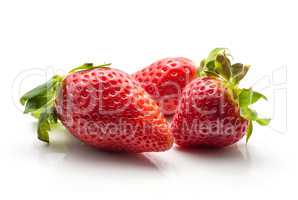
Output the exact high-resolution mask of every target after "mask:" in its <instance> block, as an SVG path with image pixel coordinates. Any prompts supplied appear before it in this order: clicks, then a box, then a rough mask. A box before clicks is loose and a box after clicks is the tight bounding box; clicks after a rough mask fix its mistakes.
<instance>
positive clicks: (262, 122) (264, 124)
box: [256, 118, 271, 126]
mask: <svg viewBox="0 0 298 200" xmlns="http://www.w3.org/2000/svg"><path fill="white" fill-rule="evenodd" d="M270 121H271V119H269V118H263V119H262V118H258V119H256V122H257V123H258V124H260V125H261V126H267V125H268V124H269V123H270Z"/></svg>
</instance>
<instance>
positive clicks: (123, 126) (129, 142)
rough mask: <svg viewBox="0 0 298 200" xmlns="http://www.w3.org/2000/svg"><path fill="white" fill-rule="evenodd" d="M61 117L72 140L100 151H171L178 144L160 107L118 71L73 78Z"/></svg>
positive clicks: (59, 108) (62, 97) (65, 87)
mask: <svg viewBox="0 0 298 200" xmlns="http://www.w3.org/2000/svg"><path fill="white" fill-rule="evenodd" d="M56 112H57V114H58V118H59V119H60V121H61V122H62V124H63V125H64V126H65V127H66V128H67V129H68V130H69V132H70V133H71V134H73V135H74V136H75V137H77V138H78V139H79V140H81V141H83V142H84V143H86V144H89V145H91V146H94V147H97V148H100V149H104V150H111V151H126V152H150V151H165V150H168V149H169V148H171V146H172V144H173V137H172V135H171V133H170V131H169V128H168V126H167V122H166V120H165V118H164V117H163V115H162V114H161V113H160V111H159V108H158V106H157V104H156V103H155V101H154V100H152V99H151V97H150V96H149V95H148V94H147V93H146V92H145V91H144V90H143V88H141V87H140V86H138V84H136V83H135V82H134V81H133V80H131V79H130V77H129V75H127V74H126V73H123V72H121V71H118V70H115V69H109V68H99V69H93V70H85V71H79V72H76V73H73V74H70V75H68V76H67V77H66V78H65V79H64V80H63V82H62V87H61V90H60V94H59V96H58V98H57V100H56Z"/></svg>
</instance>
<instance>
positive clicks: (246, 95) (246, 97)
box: [239, 89, 267, 107]
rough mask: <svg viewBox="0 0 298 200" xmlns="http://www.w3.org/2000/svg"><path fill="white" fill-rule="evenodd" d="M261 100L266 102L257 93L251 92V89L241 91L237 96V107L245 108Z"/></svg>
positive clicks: (262, 96)
mask: <svg viewBox="0 0 298 200" xmlns="http://www.w3.org/2000/svg"><path fill="white" fill-rule="evenodd" d="M261 98H262V99H265V100H267V98H266V97H265V96H264V95H263V94H261V93H259V92H255V91H252V90H251V89H241V90H240V94H239V105H240V107H247V106H249V105H251V104H254V103H255V102H257V101H258V100H259V99H261Z"/></svg>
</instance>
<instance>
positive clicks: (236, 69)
mask: <svg viewBox="0 0 298 200" xmlns="http://www.w3.org/2000/svg"><path fill="white" fill-rule="evenodd" d="M249 68H250V65H243V64H242V63H235V64H233V65H232V66H231V71H232V82H233V83H234V84H238V83H239V82H240V81H241V80H242V79H243V78H244V77H245V75H246V74H247V72H248V70H249Z"/></svg>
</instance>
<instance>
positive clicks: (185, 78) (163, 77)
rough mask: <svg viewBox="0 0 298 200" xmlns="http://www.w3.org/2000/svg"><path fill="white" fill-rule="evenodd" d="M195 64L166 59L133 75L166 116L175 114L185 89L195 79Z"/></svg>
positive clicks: (187, 61) (183, 60)
mask: <svg viewBox="0 0 298 200" xmlns="http://www.w3.org/2000/svg"><path fill="white" fill-rule="evenodd" d="M195 72H196V67H195V64H194V63H193V62H192V61H191V60H189V59H187V58H183V57H176V58H165V59H162V60H159V61H157V62H154V63H153V64H151V65H150V66H148V67H146V68H144V69H142V70H141V71H138V72H136V73H135V74H133V75H132V76H133V78H134V79H135V80H137V81H138V82H139V83H140V84H141V86H142V87H143V88H144V89H145V90H146V91H147V92H148V93H149V94H150V95H151V96H152V97H153V98H154V99H155V100H156V101H157V104H158V105H159V106H160V108H161V111H162V112H163V113H164V114H165V115H172V114H174V113H175V111H176V108H177V105H178V101H179V97H180V96H181V93H182V90H183V88H184V87H185V86H186V85H187V84H188V83H189V82H190V81H191V80H192V79H193V78H195Z"/></svg>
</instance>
